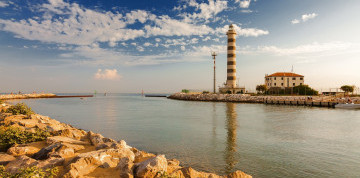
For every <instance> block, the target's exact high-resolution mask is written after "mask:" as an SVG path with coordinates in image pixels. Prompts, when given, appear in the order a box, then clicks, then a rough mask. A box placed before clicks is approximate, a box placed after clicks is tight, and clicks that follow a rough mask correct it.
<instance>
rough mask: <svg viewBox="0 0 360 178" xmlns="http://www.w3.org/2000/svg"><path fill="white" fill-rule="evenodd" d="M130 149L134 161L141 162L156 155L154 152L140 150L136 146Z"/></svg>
mask: <svg viewBox="0 0 360 178" xmlns="http://www.w3.org/2000/svg"><path fill="white" fill-rule="evenodd" d="M131 151H132V152H134V154H135V160H134V163H139V162H143V161H145V160H148V159H149V158H153V157H156V155H155V154H152V153H147V152H145V151H140V150H138V149H136V148H131Z"/></svg>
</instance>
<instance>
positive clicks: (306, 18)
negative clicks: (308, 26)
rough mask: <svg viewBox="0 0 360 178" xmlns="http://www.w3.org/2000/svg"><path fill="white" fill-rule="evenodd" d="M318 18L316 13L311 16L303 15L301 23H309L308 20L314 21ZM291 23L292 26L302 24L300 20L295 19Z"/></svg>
mask: <svg viewBox="0 0 360 178" xmlns="http://www.w3.org/2000/svg"><path fill="white" fill-rule="evenodd" d="M317 16H318V14H316V13H311V14H303V15H302V16H301V20H302V21H301V22H306V21H308V20H310V19H314V18H315V17H317ZM291 23H292V24H298V23H300V20H298V19H294V20H292V21H291Z"/></svg>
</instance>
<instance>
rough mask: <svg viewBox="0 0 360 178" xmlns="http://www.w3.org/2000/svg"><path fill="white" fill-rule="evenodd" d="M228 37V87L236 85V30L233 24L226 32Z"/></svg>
mask: <svg viewBox="0 0 360 178" xmlns="http://www.w3.org/2000/svg"><path fill="white" fill-rule="evenodd" d="M226 35H227V37H228V43H227V79H226V86H227V87H228V88H235V87H236V39H235V36H236V31H235V30H234V26H233V25H232V24H231V25H230V26H229V30H228V31H227V33H226Z"/></svg>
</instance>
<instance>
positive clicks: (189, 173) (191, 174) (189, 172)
mask: <svg viewBox="0 0 360 178" xmlns="http://www.w3.org/2000/svg"><path fill="white" fill-rule="evenodd" d="M170 177H181V178H182V177H185V178H221V177H222V176H218V175H216V174H212V173H205V172H199V171H196V170H194V169H193V168H191V167H185V168H181V169H178V170H176V171H175V172H173V173H172V174H170Z"/></svg>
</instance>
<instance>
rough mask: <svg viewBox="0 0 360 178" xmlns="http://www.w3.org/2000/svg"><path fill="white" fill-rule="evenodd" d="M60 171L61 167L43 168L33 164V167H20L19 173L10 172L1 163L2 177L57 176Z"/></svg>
mask: <svg viewBox="0 0 360 178" xmlns="http://www.w3.org/2000/svg"><path fill="white" fill-rule="evenodd" d="M58 172H59V169H58V168H57V167H55V168H49V169H46V170H42V169H40V168H38V167H36V166H33V167H28V168H22V169H20V172H19V173H16V174H10V173H8V172H6V170H5V167H4V166H2V165H0V177H3V178H31V177H38V178H45V177H49V178H53V177H56V175H57V174H58Z"/></svg>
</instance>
